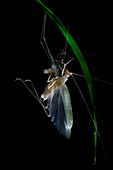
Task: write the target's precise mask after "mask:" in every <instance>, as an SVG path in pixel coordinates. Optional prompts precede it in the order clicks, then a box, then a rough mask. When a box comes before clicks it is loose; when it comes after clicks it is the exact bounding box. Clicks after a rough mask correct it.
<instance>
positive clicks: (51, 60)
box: [40, 13, 55, 65]
mask: <svg viewBox="0 0 113 170" xmlns="http://www.w3.org/2000/svg"><path fill="white" fill-rule="evenodd" d="M45 24H46V13H45V15H44V23H43V26H42V33H41V39H40V43H41V45H42V47H43V48H44V50H45V52H46V55H47V56H48V58H49V60H50V62H51V64H52V65H55V62H54V59H53V57H52V54H51V52H50V50H49V47H48V45H47V42H46V38H45Z"/></svg>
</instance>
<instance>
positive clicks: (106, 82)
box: [72, 73, 113, 86]
mask: <svg viewBox="0 0 113 170" xmlns="http://www.w3.org/2000/svg"><path fill="white" fill-rule="evenodd" d="M72 74H74V75H75V76H79V77H83V78H85V76H84V75H81V74H77V73H72ZM91 79H92V80H95V81H98V82H101V83H105V84H108V85H112V86H113V83H111V82H108V81H105V80H100V79H97V78H93V77H91Z"/></svg>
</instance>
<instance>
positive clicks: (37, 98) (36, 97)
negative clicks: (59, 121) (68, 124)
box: [15, 78, 48, 116]
mask: <svg viewBox="0 0 113 170" xmlns="http://www.w3.org/2000/svg"><path fill="white" fill-rule="evenodd" d="M15 81H21V82H22V83H23V85H24V86H25V87H26V88H27V89H28V91H29V92H30V93H31V94H32V96H33V97H34V98H35V99H36V100H37V101H38V102H39V103H40V104H41V106H42V107H43V109H44V111H45V113H46V115H47V116H48V113H47V111H46V107H45V106H44V105H43V103H42V102H41V100H40V98H39V95H38V93H37V91H36V89H35V87H34V85H33V83H32V81H31V80H25V81H23V80H22V79H21V78H16V80H15ZM27 81H29V82H30V83H31V85H32V87H33V89H34V91H35V94H34V93H33V92H32V91H31V89H30V88H29V87H28V86H27V85H26V83H25V82H27Z"/></svg>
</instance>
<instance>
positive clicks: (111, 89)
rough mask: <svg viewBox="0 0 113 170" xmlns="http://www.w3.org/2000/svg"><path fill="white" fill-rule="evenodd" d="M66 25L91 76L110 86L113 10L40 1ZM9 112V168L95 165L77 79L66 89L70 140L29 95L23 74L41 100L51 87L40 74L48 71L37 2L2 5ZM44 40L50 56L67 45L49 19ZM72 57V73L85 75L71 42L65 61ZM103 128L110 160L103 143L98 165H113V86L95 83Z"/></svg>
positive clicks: (6, 123)
mask: <svg viewBox="0 0 113 170" xmlns="http://www.w3.org/2000/svg"><path fill="white" fill-rule="evenodd" d="M43 3H45V4H46V5H47V6H48V7H49V8H50V9H51V10H52V11H53V12H54V13H55V14H56V15H57V16H58V17H59V18H60V19H61V21H62V22H63V24H64V25H65V26H66V28H67V27H68V25H70V33H71V35H72V36H73V37H74V39H75V41H76V42H77V44H78V46H79V48H80V50H81V51H82V53H83V56H84V58H85V60H86V62H87V65H88V67H89V70H90V72H91V75H92V77H95V78H99V79H102V80H106V81H109V82H113V78H112V70H113V69H112V56H113V55H112V39H113V35H112V28H113V26H112V22H111V21H112V11H111V4H109V3H107V4H105V3H104V2H103V3H102V4H101V3H100V4H99V3H98V2H96V1H94V2H90V3H89V2H87V1H85V2H82V1H79V2H77V1H76V2H74V1H72V0H70V1H62V3H61V1H59V0H57V1H55V0H54V1H52V2H51V1H49V0H48V1H43ZM3 16H4V17H5V19H4V25H5V28H4V31H5V33H4V44H5V50H4V54H3V59H4V69H5V74H6V75H5V76H4V77H5V80H6V83H4V85H6V88H5V92H6V94H5V107H4V114H3V115H4V119H3V120H4V121H3V122H4V125H3V130H5V132H4V146H3V149H4V157H5V158H6V157H7V159H6V160H7V161H6V162H5V164H7V165H8V166H9V167H10V166H14V167H15V166H16V167H18V166H20V167H21V166H23V165H24V166H25V167H29V166H30V165H31V166H36V167H39V166H40V165H42V166H43V165H44V166H46V167H47V168H49V167H52V166H54V167H56V166H58V167H60V166H61V165H63V166H64V167H66V166H67V165H69V166H70V168H71V167H76V166H77V165H88V166H91V165H93V152H94V146H93V140H94V139H93V123H92V120H91V118H90V116H89V114H88V112H87V110H86V107H85V105H84V103H83V101H82V99H81V97H80V95H79V92H78V90H77V88H76V86H75V85H74V83H73V80H72V79H71V78H69V80H68V81H67V83H66V84H67V86H68V88H69V91H70V96H71V100H72V107H73V117H74V124H73V128H72V134H71V138H70V139H69V140H67V139H65V138H64V137H63V136H61V135H60V134H59V133H58V132H57V130H56V129H55V127H54V125H53V124H52V122H51V121H50V119H49V118H47V116H46V115H45V113H44V111H43V109H42V107H41V106H40V104H39V103H38V102H37V101H36V100H35V99H34V98H33V96H31V94H30V93H29V92H28V91H27V89H26V88H25V87H24V86H23V85H22V83H21V82H15V81H14V80H15V79H16V78H17V77H19V78H22V79H23V80H24V79H31V80H32V82H33V83H34V85H35V88H36V89H37V92H38V94H39V95H41V94H42V93H43V91H44V88H45V86H46V85H47V82H46V81H47V78H48V76H47V75H43V72H42V70H43V69H45V68H49V67H50V63H49V61H48V58H47V57H46V54H45V52H44V50H43V48H42V46H41V45H40V35H41V29H42V24H43V16H44V11H43V9H42V7H41V6H40V5H39V4H38V3H37V2H35V1H14V2H8V3H7V4H5V6H4V12H3ZM46 40H47V42H48V46H49V48H50V50H51V53H52V55H53V58H54V59H56V56H57V54H58V53H59V51H60V49H62V48H64V46H65V38H64V37H63V35H62V33H61V32H60V30H59V29H58V28H57V26H56V25H55V24H54V23H53V21H52V20H51V19H50V18H49V17H48V16H47V23H46ZM72 57H74V58H75V59H74V60H73V62H71V63H70V64H69V65H68V66H67V68H68V69H69V70H70V71H72V72H76V73H80V74H82V70H81V68H80V65H79V63H78V61H77V59H76V57H75V56H74V53H73V52H72V50H71V48H70V47H69V45H68V48H67V55H66V60H65V61H69V60H70V59H71V58H72ZM75 78H76V81H77V82H78V84H79V86H80V88H81V90H82V92H83V94H84V96H85V98H86V100H87V103H88V104H89V106H90V98H89V94H88V91H87V87H86V85H85V80H84V79H83V78H80V77H75ZM93 86H94V100H95V106H96V115H97V122H98V130H99V133H100V135H101V138H102V142H103V144H104V147H105V154H106V159H107V160H105V158H104V154H103V151H102V148H101V142H100V141H99V139H98V145H97V165H99V164H101V165H105V164H109V163H110V162H111V161H112V151H113V147H112V142H113V141H112V127H113V126H112V113H113V108H112V103H113V99H112V97H113V86H110V85H106V84H103V83H98V82H95V81H93Z"/></svg>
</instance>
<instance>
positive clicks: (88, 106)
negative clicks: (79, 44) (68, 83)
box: [70, 73, 106, 160]
mask: <svg viewBox="0 0 113 170" xmlns="http://www.w3.org/2000/svg"><path fill="white" fill-rule="evenodd" d="M72 74H73V73H70V75H71V77H72V78H73V81H74V83H75V85H76V87H77V89H78V91H79V93H80V95H81V97H82V99H83V101H84V104H85V105H86V108H87V110H88V113H89V115H90V117H91V120H92V121H93V124H94V127H95V129H96V132H97V134H98V137H99V139H100V142H101V147H102V150H103V153H104V158H105V160H106V154H105V149H104V145H103V142H102V139H101V136H100V133H99V131H98V128H97V125H96V123H95V121H94V119H93V116H92V114H91V111H90V109H89V106H88V104H87V102H86V99H85V97H84V95H83V93H82V91H81V90H80V87H79V86H78V84H77V82H76V80H75V79H74V77H73V75H72Z"/></svg>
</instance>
